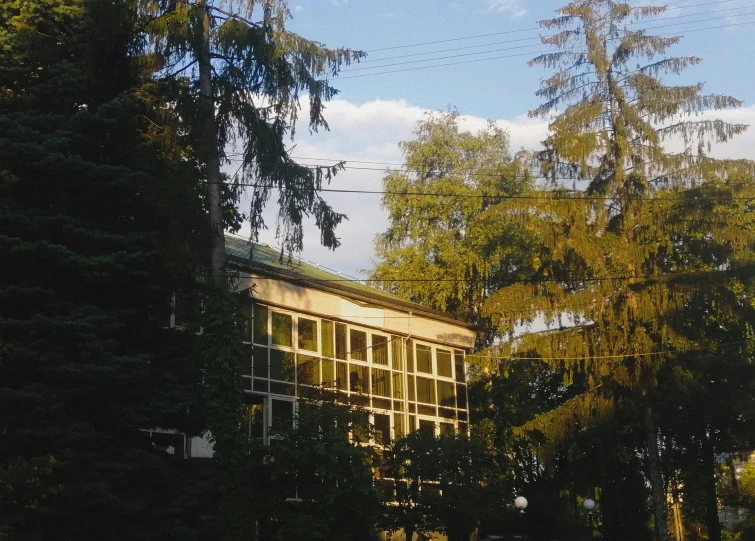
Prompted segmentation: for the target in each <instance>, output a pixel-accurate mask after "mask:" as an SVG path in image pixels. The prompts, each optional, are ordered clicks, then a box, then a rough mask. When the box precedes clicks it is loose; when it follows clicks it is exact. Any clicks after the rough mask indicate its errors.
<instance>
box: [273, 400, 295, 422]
mask: <svg viewBox="0 0 755 541" xmlns="http://www.w3.org/2000/svg"><path fill="white" fill-rule="evenodd" d="M270 402H271V405H272V410H271V413H272V418H273V426H274V427H276V428H286V427H287V426H292V425H293V421H294V403H293V402H290V401H288V400H277V399H275V398H273V399H272V400H270Z"/></svg>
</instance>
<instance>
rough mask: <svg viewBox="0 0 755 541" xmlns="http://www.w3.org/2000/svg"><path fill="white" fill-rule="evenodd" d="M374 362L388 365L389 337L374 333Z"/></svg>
mask: <svg viewBox="0 0 755 541" xmlns="http://www.w3.org/2000/svg"><path fill="white" fill-rule="evenodd" d="M371 339H372V344H371V345H372V348H371V349H372V362H373V363H374V364H382V365H385V366H388V337H387V336H381V335H379V334H373V335H372V338H371Z"/></svg>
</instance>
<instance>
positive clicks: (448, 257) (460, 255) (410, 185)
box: [372, 111, 531, 343]
mask: <svg viewBox="0 0 755 541" xmlns="http://www.w3.org/2000/svg"><path fill="white" fill-rule="evenodd" d="M459 122H460V118H459V115H458V113H456V112H454V111H449V112H446V113H438V114H431V115H429V116H427V117H426V118H425V119H424V120H422V121H420V122H418V123H417V127H416V129H415V132H414V133H415V135H416V139H415V140H413V141H405V142H403V143H401V144H400V146H401V150H402V151H403V153H404V163H405V168H406V169H407V171H403V170H397V171H391V172H390V173H388V174H387V175H386V176H385V178H384V179H383V188H384V189H385V191H386V192H388V193H386V195H384V196H383V208H384V209H385V210H387V211H388V215H389V220H390V226H389V228H388V230H387V231H386V232H385V233H383V234H381V235H380V236H379V237H378V239H377V241H376V244H375V246H376V254H377V255H378V257H379V258H380V259H381V260H382V261H381V262H380V263H379V264H378V265H377V266H376V267H375V269H374V270H373V272H372V279H373V280H376V281H377V282H378V283H379V284H381V285H382V286H383V287H385V288H386V289H388V290H390V291H391V292H393V293H395V294H397V295H399V296H402V297H405V298H408V299H411V300H413V301H415V302H419V303H422V304H425V305H427V306H431V307H433V308H436V309H438V310H444V311H447V312H451V313H454V314H457V315H459V316H463V317H464V318H466V319H467V320H469V321H470V322H473V323H476V324H480V325H481V326H482V325H487V327H488V328H490V323H489V322H487V323H486V320H485V318H484V317H483V315H482V313H481V307H482V303H483V301H484V300H485V298H486V291H487V289H488V287H489V282H490V277H491V275H492V274H493V273H494V272H495V269H494V268H493V267H492V265H491V263H490V261H491V260H495V261H496V262H497V261H498V260H505V259H507V258H508V259H512V260H516V259H517V258H520V257H521V256H520V254H519V253H518V252H517V245H516V243H512V244H511V245H510V246H506V247H500V248H499V249H498V251H497V253H496V254H495V258H490V257H489V256H491V255H492V254H485V253H482V252H481V251H480V250H479V249H478V247H477V246H476V239H475V238H472V237H470V235H469V229H470V227H471V225H472V223H473V222H474V220H475V219H476V218H477V217H478V216H479V215H480V213H482V212H483V211H484V210H485V209H486V208H488V207H490V206H491V205H492V204H493V203H494V202H496V201H497V200H499V198H500V197H502V196H506V195H516V194H519V193H522V192H523V191H524V190H526V189H528V188H529V187H530V186H531V180H530V179H529V177H528V176H527V174H526V171H525V170H523V168H522V166H521V164H519V163H518V162H516V161H514V160H512V158H511V155H510V152H509V136H508V134H507V133H506V132H505V131H504V130H502V129H501V128H499V127H497V126H496V125H495V124H494V123H492V122H491V123H489V124H488V126H487V127H486V128H485V129H483V130H480V131H479V132H478V133H476V134H473V133H470V132H465V131H462V130H461V128H460V126H459ZM405 192H409V193H410V194H412V195H404V194H405ZM415 194H416V195H415ZM435 194H443V196H442V197H437V196H436V195H435ZM454 195H458V196H459V197H449V196H454ZM407 276H418V277H419V276H421V277H422V278H423V281H422V282H406V281H402V279H403V278H406V277H407ZM433 278H438V280H437V281H434V280H433ZM483 334H484V333H483ZM492 337H493V335H490V336H487V335H486V336H485V338H482V340H483V341H484V342H485V343H489V341H490V340H491V339H492Z"/></svg>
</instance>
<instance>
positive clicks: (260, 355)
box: [254, 346, 268, 379]
mask: <svg viewBox="0 0 755 541" xmlns="http://www.w3.org/2000/svg"><path fill="white" fill-rule="evenodd" d="M267 352H268V349H267V348H261V347H259V346H255V348H254V377H255V378H265V379H267V377H268V375H267Z"/></svg>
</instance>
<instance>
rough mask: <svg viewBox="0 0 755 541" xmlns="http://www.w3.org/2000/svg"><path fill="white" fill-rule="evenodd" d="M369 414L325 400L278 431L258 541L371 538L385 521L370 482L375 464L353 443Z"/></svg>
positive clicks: (308, 404) (371, 454)
mask: <svg viewBox="0 0 755 541" xmlns="http://www.w3.org/2000/svg"><path fill="white" fill-rule="evenodd" d="M365 414H366V412H365V411H364V410H363V409H362V408H360V407H359V406H352V405H348V404H343V403H337V402H335V400H334V397H333V396H329V395H328V394H327V393H323V394H320V395H319V396H316V397H313V399H312V400H310V401H302V402H300V403H299V408H298V414H297V417H296V424H295V426H293V427H290V426H284V427H283V428H278V429H275V428H274V429H273V431H272V436H271V437H272V438H273V440H272V444H271V446H270V448H269V449H268V450H267V451H266V453H267V462H268V465H267V468H266V476H267V477H268V479H269V480H270V483H269V485H268V486H267V488H268V491H267V493H266V495H265V499H266V500H267V501H266V502H265V504H263V505H261V506H260V507H261V508H262V513H263V514H262V516H264V517H266V518H264V519H263V525H262V532H261V535H260V539H261V540H268V539H269V540H272V541H286V540H289V539H304V538H306V539H312V540H314V541H361V540H368V539H372V538H373V536H374V535H375V531H376V529H377V528H378V527H379V526H382V523H383V520H382V517H383V515H384V508H383V506H382V502H381V497H380V495H379V493H378V491H377V488H376V487H375V484H374V481H373V468H374V467H375V466H376V465H377V459H378V457H377V455H376V452H375V450H374V449H372V448H371V447H366V446H363V445H360V444H359V443H356V442H354V441H352V440H350V438H349V432H350V430H351V429H352V427H353V426H355V425H356V424H361V421H362V419H363V417H364V415H365ZM287 498H288V499H296V498H298V500H300V501H289V502H286V501H285V500H286V499H287ZM273 526H275V527H273ZM266 534H267V535H266Z"/></svg>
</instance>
